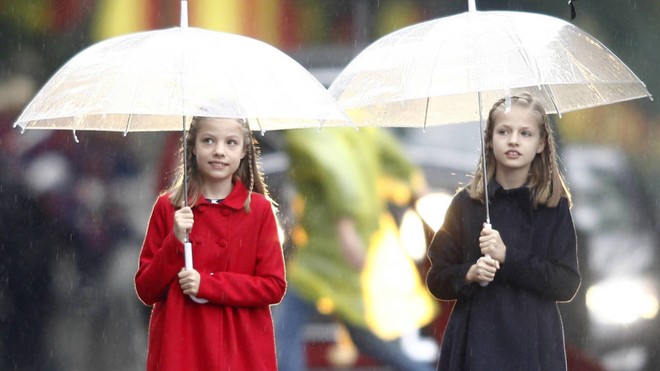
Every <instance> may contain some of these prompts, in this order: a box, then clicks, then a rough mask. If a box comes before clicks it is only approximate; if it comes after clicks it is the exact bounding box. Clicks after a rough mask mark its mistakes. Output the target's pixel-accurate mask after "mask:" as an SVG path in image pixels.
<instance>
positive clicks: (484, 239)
mask: <svg viewBox="0 0 660 371" xmlns="http://www.w3.org/2000/svg"><path fill="white" fill-rule="evenodd" d="M509 104H510V109H508V108H509V107H507V106H508V105H509ZM484 143H485V147H486V151H485V153H484V154H482V155H483V156H485V160H486V162H487V169H488V171H487V172H486V173H484V171H483V168H482V167H481V166H480V167H479V168H478V170H477V172H476V175H475V177H474V179H473V181H472V183H471V184H470V185H469V186H468V187H466V188H463V189H462V190H461V191H459V192H458V193H457V194H456V195H455V196H454V198H453V200H452V203H451V206H450V207H449V209H448V211H447V213H446V216H445V221H444V224H443V226H442V228H441V229H440V230H439V231H438V232H437V233H436V235H435V237H434V238H433V241H432V242H431V246H430V247H429V252H428V255H429V258H430V260H431V268H430V270H429V272H428V275H427V280H426V282H427V285H428V288H429V290H430V292H431V293H432V294H433V295H434V296H435V297H437V298H438V299H441V300H455V301H456V303H455V305H454V309H453V311H452V313H451V317H450V319H449V322H448V324H447V328H446V330H445V333H444V336H443V339H442V349H441V351H440V360H439V363H438V370H442V371H461V370H471V371H490V370H512V371H513V370H515V371H532V370H534V371H541V370H544V371H558V370H566V353H565V350H564V334H563V327H562V321H561V317H560V315H559V310H558V308H557V302H560V301H568V300H571V298H572V297H573V296H574V295H575V293H576V291H577V289H578V286H579V285H580V274H579V271H578V260H577V246H576V236H575V227H574V226H573V220H572V217H571V213H570V210H569V207H570V203H571V199H570V192H569V190H568V188H567V187H566V185H565V184H564V181H563V178H562V176H561V174H560V171H559V167H558V166H557V155H556V149H555V142H554V139H553V135H552V129H551V126H550V123H549V120H548V116H547V115H546V113H545V110H544V109H543V106H541V104H540V103H539V102H538V101H537V100H536V99H534V98H533V97H532V96H531V95H529V94H521V95H519V96H513V97H510V102H507V100H506V99H502V100H500V101H498V102H497V103H495V105H494V106H493V108H492V109H491V111H490V114H489V116H488V124H487V127H486V133H485V139H484ZM484 176H485V177H487V179H488V183H489V185H488V189H484V187H483V182H482V180H483V177H484ZM485 192H488V200H489V206H490V215H491V217H492V228H489V227H487V226H485V227H484V226H482V225H483V223H484V221H485V220H486V206H485V204H484V201H483V200H484V193H485Z"/></svg>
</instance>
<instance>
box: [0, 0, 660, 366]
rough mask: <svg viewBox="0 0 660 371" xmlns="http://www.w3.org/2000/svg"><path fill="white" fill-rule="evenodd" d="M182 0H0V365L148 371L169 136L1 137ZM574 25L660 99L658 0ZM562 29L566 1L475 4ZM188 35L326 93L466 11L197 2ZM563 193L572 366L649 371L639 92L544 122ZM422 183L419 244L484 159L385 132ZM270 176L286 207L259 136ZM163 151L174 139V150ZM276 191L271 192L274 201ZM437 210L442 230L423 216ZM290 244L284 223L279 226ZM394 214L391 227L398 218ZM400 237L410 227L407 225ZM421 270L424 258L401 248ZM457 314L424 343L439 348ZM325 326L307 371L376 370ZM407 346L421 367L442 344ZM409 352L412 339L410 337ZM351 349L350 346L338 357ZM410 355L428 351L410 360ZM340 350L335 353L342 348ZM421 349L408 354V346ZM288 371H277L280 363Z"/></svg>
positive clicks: (274, 139)
mask: <svg viewBox="0 0 660 371" xmlns="http://www.w3.org/2000/svg"><path fill="white" fill-rule="evenodd" d="M179 5H180V2H179V1H178V0H57V1H55V0H2V1H0V231H1V232H0V253H1V254H2V259H0V369H1V370H57V371H59V370H89V369H95V370H141V369H144V364H145V358H146V324H147V320H148V315H149V308H147V307H145V306H143V305H142V304H141V303H140V302H139V301H138V299H137V296H136V295H135V292H134V288H133V274H134V272H135V270H136V268H137V257H138V254H139V249H140V246H141V243H142V238H143V235H144V230H145V228H146V222H147V220H148V217H149V213H150V211H151V206H152V203H153V201H154V200H155V197H156V195H157V194H158V193H159V192H160V191H161V190H162V189H163V188H164V187H165V186H166V185H167V184H168V183H167V182H168V180H169V175H171V174H169V171H170V169H171V164H172V161H175V160H176V157H175V156H176V151H175V148H176V144H177V143H178V142H177V141H176V138H175V139H173V138H172V136H171V135H168V134H165V133H150V134H129V135H128V136H126V137H124V136H123V135H122V134H120V133H103V134H101V133H90V132H84V133H83V132H80V133H78V134H77V136H78V138H79V139H80V143H76V142H75V140H74V137H73V135H72V133H70V132H54V131H52V132H47V131H28V132H26V133H25V134H21V133H20V131H19V130H17V129H14V128H12V124H13V122H14V119H15V118H16V117H17V116H18V114H20V112H21V110H22V109H23V108H24V106H25V105H26V104H27V102H29V100H30V99H31V98H32V96H33V95H34V94H35V93H36V92H37V91H38V89H39V87H40V86H42V85H43V84H44V83H45V82H46V81H47V79H48V78H49V77H50V76H51V75H52V74H53V73H55V71H56V70H57V69H58V68H59V67H60V66H61V65H63V64H64V63H65V62H66V61H67V60H68V59H69V58H71V57H72V56H73V55H75V54H76V53H77V52H79V51H80V50H82V49H84V48H85V47H87V46H89V45H91V44H93V43H96V42H98V41H101V40H104V39H106V38H109V37H113V36H117V35H121V34H125V33H130V32H137V31H141V30H149V29H158V28H168V27H173V26H177V25H178V24H179ZM574 5H575V8H576V12H577V17H576V18H575V19H574V20H572V21H571V22H573V23H574V24H575V25H577V26H578V27H580V28H582V29H583V30H585V31H586V32H588V33H590V34H591V35H593V36H594V37H596V38H597V39H598V40H599V41H601V42H602V43H604V44H605V45H607V46H608V47H609V48H610V49H611V50H612V51H613V52H614V53H615V54H616V55H617V56H618V57H619V58H621V59H622V60H623V61H624V62H625V63H626V64H627V65H628V66H629V67H630V68H631V69H632V70H633V71H634V72H635V73H636V74H637V75H638V76H639V77H640V78H641V80H642V81H644V82H645V83H646V84H647V87H648V89H649V91H650V92H651V93H652V94H654V93H656V92H657V91H659V90H660V74H658V73H657V64H656V62H654V61H657V60H659V59H660V32H659V31H660V29H659V27H658V22H657V20H658V19H659V17H660V1H659V0H629V1H620V0H600V1H593V0H591V1H590V0H580V1H574ZM477 8H478V9H479V10H496V9H497V10H521V11H530V12H537V13H543V14H547V15H551V16H555V17H557V18H561V19H564V20H566V21H569V20H570V15H571V12H570V7H569V5H568V4H567V3H566V1H565V0H546V1H543V2H540V1H535V0H488V1H477ZM189 9H190V21H189V23H190V25H191V26H193V27H200V28H207V29H212V30H218V31H225V32H232V33H238V34H244V35H247V36H251V37H254V38H257V39H260V40H262V41H265V42H268V43H270V44H272V45H274V46H276V47H278V48H280V49H281V50H283V51H284V52H286V53H288V54H289V55H290V56H292V57H293V58H294V59H296V60H297V61H299V62H300V63H301V64H302V65H304V66H305V67H307V68H308V69H309V70H310V71H311V72H313V73H314V74H315V76H317V77H318V78H319V80H321V81H322V82H323V83H324V84H325V85H326V86H327V85H329V84H330V83H331V82H332V79H333V78H334V76H336V74H337V73H338V72H339V71H340V70H341V68H343V66H345V65H346V64H347V63H348V62H349V61H350V59H351V58H352V57H353V56H355V55H356V54H357V53H358V52H360V51H361V50H362V49H363V48H364V47H366V46H367V45H368V44H369V43H371V42H372V41H374V40H376V39H377V38H378V37H379V36H382V35H384V34H386V33H389V32H391V31H394V30H396V29H398V28H401V27H404V26H407V25H410V24H413V23H417V22H420V21H424V20H428V19H433V18H437V17H443V16H447V15H452V14H456V13H460V12H464V11H467V1H457V0H452V1H443V0H407V1H404V0H334V1H324V0H223V1H216V0H190V1H189ZM553 120H554V123H555V125H556V130H557V133H558V135H559V138H558V139H559V143H560V156H561V159H562V165H563V167H564V169H565V170H566V173H567V174H568V181H569V186H570V187H571V189H572V191H573V194H574V201H575V207H574V209H573V213H574V218H575V222H576V227H577V229H578V237H579V254H580V265H581V273H582V275H583V283H582V287H581V288H580V291H579V293H578V295H577V297H576V298H575V299H574V300H573V301H572V302H571V303H568V304H562V305H561V306H560V308H561V310H562V313H563V316H564V322H565V323H564V325H565V329H566V338H567V347H568V348H569V368H570V369H573V370H656V369H658V368H660V359H658V357H659V356H658V354H660V335H658V334H660V326H659V322H658V316H657V312H658V294H659V290H658V289H659V287H660V266H659V264H660V256H659V254H660V250H659V249H660V243H659V241H660V235H659V231H658V230H659V228H658V223H657V220H658V218H659V217H660V197H659V196H658V193H659V192H660V166H658V165H657V164H658V163H659V162H660V146H659V145H658V142H659V139H660V106H659V105H658V104H657V103H656V102H653V101H650V100H648V99H643V100H637V101H631V102H625V103H619V104H615V105H611V106H606V107H601V108H596V109H589V110H583V111H578V112H574V113H570V114H566V115H564V116H563V117H561V118H560V117H553ZM394 133H395V134H396V135H397V137H398V138H399V139H400V142H401V144H402V145H403V148H404V149H405V150H406V152H407V153H408V154H409V156H410V158H411V159H412V160H413V161H414V162H415V163H416V164H418V165H419V166H420V167H421V168H422V169H423V170H424V173H425V175H426V177H427V181H428V183H429V185H430V186H431V190H432V192H431V194H430V195H429V196H428V197H426V198H425V199H422V200H420V201H419V203H420V204H419V205H418V206H419V210H420V213H422V215H423V216H424V215H425V214H424V213H423V210H425V208H430V209H431V210H434V211H435V212H434V213H432V214H431V215H429V216H427V217H426V218H425V222H426V228H427V229H426V231H425V233H424V234H425V235H426V234H429V233H431V231H432V230H433V229H436V228H438V226H439V224H440V223H441V222H442V212H441V211H442V210H444V208H445V207H446V202H447V199H448V198H449V197H450V196H451V195H452V194H453V193H454V191H455V190H456V188H457V187H458V186H460V185H462V184H465V183H466V182H467V181H468V180H469V174H470V173H471V172H472V171H473V170H474V168H475V166H476V163H477V159H478V156H479V152H478V151H479V138H478V136H475V133H478V130H476V129H475V128H474V127H470V125H461V126H446V127H438V128H429V129H427V130H426V131H423V130H421V129H405V130H403V129H399V130H396V131H394ZM260 140H261V141H262V146H263V154H264V161H263V165H264V170H265V172H266V174H267V181H268V182H269V185H270V187H271V190H272V191H273V194H274V196H275V198H276V200H277V201H279V202H281V203H282V204H283V205H284V207H283V208H282V210H286V200H287V195H286V192H287V179H286V170H287V159H286V156H285V155H284V154H283V153H282V149H281V141H280V139H279V138H278V135H277V133H268V134H267V135H266V136H264V137H263V138H260ZM173 143H174V145H173ZM278 198H279V199H278ZM433 217H435V219H433ZM282 218H283V219H284V220H283V223H282V224H283V226H284V227H285V228H284V230H283V234H284V236H285V237H286V235H287V233H288V231H287V229H286V225H287V223H286V214H285V213H283V215H282ZM404 220H405V218H400V221H401V222H402V223H403V221H404ZM402 233H403V232H402ZM411 256H412V257H413V258H414V259H416V262H417V264H418V266H419V269H420V273H421V274H423V273H424V269H425V265H426V261H425V259H424V255H423V252H422V253H421V254H420V253H419V251H418V252H411ZM449 310H450V307H449V306H447V305H446V304H444V303H443V304H442V305H441V308H440V311H439V315H438V318H437V319H436V320H435V321H434V322H433V324H431V325H429V326H428V327H427V328H424V329H421V331H420V333H419V334H418V335H419V336H420V338H422V339H426V340H427V342H428V341H429V340H430V341H432V342H436V343H437V342H439V341H440V339H441V336H442V330H443V325H444V323H445V321H446V318H447V316H448V314H449ZM333 326H334V325H333V324H332V323H324V322H320V323H318V324H315V325H313V326H310V330H309V331H308V332H307V341H308V354H309V356H310V357H309V359H310V369H315V370H332V369H335V368H339V367H343V369H347V368H349V367H352V368H353V369H364V370H367V369H371V370H385V369H386V368H385V367H383V366H381V365H378V363H377V362H375V361H373V360H370V359H368V357H363V356H361V355H359V354H357V355H355V354H353V356H351V357H344V358H342V357H336V356H335V357H331V356H330V354H335V355H336V352H334V353H333V352H332V350H333V349H334V348H333V347H335V348H336V346H337V342H338V339H337V336H336V335H337V332H336V331H334V330H333ZM420 338H415V339H408V340H405V339H404V340H405V341H402V345H401V346H402V347H404V348H406V349H407V351H409V352H411V354H416V356H417V357H422V358H423V357H427V358H431V359H432V358H433V357H436V356H437V354H435V353H434V351H435V349H436V347H433V346H431V347H421V346H420V344H427V343H422V342H421V341H422V340H420ZM406 341H408V342H407V343H406ZM342 349H344V348H342ZM420 349H423V350H424V351H422V352H421V353H419V352H420ZM335 350H336V349H335ZM416 352H417V353H416ZM284 371H286V370H284Z"/></svg>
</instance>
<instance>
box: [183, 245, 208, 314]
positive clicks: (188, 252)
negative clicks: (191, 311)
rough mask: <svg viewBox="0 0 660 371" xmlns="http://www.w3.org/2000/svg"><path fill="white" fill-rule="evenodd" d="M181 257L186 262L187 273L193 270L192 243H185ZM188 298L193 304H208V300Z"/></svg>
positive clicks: (193, 296) (192, 296) (191, 296)
mask: <svg viewBox="0 0 660 371" xmlns="http://www.w3.org/2000/svg"><path fill="white" fill-rule="evenodd" d="M183 256H184V258H185V260H186V270H187V271H189V270H192V269H193V258H192V243H190V242H186V243H184V244H183ZM188 296H190V299H192V301H194V302H195V303H199V304H204V303H208V302H209V301H208V300H206V299H200V298H198V297H196V296H195V295H188Z"/></svg>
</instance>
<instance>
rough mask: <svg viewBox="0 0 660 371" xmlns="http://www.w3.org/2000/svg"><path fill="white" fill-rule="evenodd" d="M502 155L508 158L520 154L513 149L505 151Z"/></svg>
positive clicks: (516, 156)
mask: <svg viewBox="0 0 660 371" xmlns="http://www.w3.org/2000/svg"><path fill="white" fill-rule="evenodd" d="M504 155H506V157H509V158H518V157H520V156H521V154H520V152H518V151H514V150H510V151H506V152H505V153H504Z"/></svg>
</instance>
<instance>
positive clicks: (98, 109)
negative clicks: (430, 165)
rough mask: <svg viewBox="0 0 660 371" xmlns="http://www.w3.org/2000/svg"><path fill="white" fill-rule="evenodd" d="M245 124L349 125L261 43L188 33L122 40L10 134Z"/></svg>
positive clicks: (26, 114)
mask: <svg viewBox="0 0 660 371" xmlns="http://www.w3.org/2000/svg"><path fill="white" fill-rule="evenodd" d="M196 115H200V116H211V117H229V118H246V119H248V121H249V122H250V125H251V128H252V129H253V130H260V131H262V132H264V131H268V130H278V129H289V128H302V127H318V126H319V125H327V126H335V125H346V124H347V122H348V119H347V118H346V116H345V114H344V113H343V112H342V110H341V109H340V108H339V107H338V105H337V102H336V101H335V100H334V98H333V97H332V96H331V95H330V94H329V93H328V91H327V90H326V89H325V88H324V87H323V85H322V84H321V83H320V82H319V81H318V80H317V79H316V78H314V76H313V75H311V74H310V73H309V72H308V71H307V70H306V69H305V68H304V67H302V66H301V65H300V64H299V63H298V62H296V61H295V60H293V59H292V58H290V57H289V56H288V55H286V54H285V53H283V52H281V51H280V50H279V49H277V48H275V47H273V46H270V45H268V44H266V43H263V42H261V41H258V40H255V39H252V38H249V37H245V36H240V35H235V34H229V33H222V32H216V31H209V30H204V29H198V28H193V27H190V28H189V27H175V28H171V29H165V30H156V31H147V32H140V33H133V34H128V35H125V36H119V37H116V38H112V39H109V40H106V41H102V42H100V43H98V44H95V45H93V46H91V47H89V48H87V49H85V50H83V51H82V52H80V53H79V54H78V55H76V56H74V57H73V58H72V59H71V60H70V61H69V62H67V63H66V64H65V65H64V66H63V67H62V68H61V69H60V70H59V71H58V72H57V73H56V74H55V75H53V76H52V77H51V79H50V80H49V81H48V82H47V83H46V84H45V85H44V87H43V88H42V89H41V91H39V93H38V94H37V95H36V96H35V97H34V98H33V100H32V101H31V102H30V103H29V105H28V106H27V107H26V108H25V110H24V111H23V113H22V114H21V115H20V116H19V117H18V119H17V121H16V123H15V126H20V127H22V128H24V129H71V130H101V131H123V132H129V131H162V130H182V126H183V125H182V117H186V120H187V121H188V122H189V121H190V118H191V117H192V116H196Z"/></svg>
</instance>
